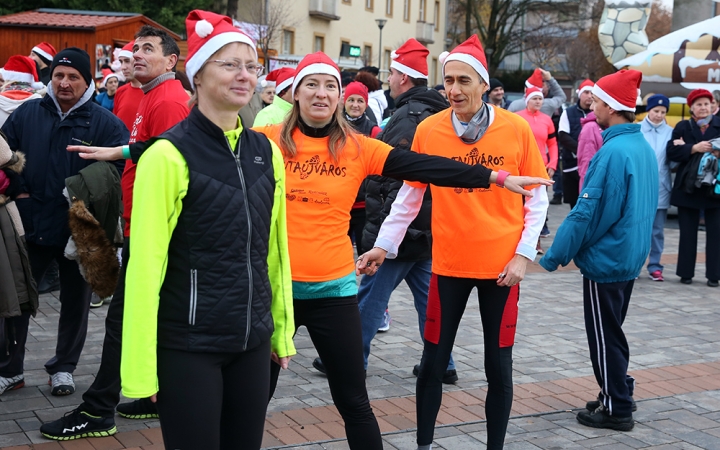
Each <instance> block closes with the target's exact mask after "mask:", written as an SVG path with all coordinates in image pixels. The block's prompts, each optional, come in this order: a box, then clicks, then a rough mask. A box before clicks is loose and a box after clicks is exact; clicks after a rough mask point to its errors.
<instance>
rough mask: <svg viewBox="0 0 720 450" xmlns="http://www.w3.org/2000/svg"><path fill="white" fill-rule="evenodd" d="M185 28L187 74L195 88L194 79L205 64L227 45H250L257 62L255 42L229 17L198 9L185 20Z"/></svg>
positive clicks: (191, 12)
mask: <svg viewBox="0 0 720 450" xmlns="http://www.w3.org/2000/svg"><path fill="white" fill-rule="evenodd" d="M185 27H186V28H187V35H188V40H187V43H188V55H187V59H186V60H185V73H186V74H187V76H188V78H189V79H190V85H191V86H193V88H194V87H195V84H194V82H193V78H195V75H196V74H197V73H198V72H199V71H200V69H201V68H202V66H203V65H204V64H205V62H206V61H207V60H208V59H209V58H210V57H211V56H212V55H213V54H214V53H215V52H216V51H218V50H220V49H221V48H223V47H224V46H226V45H227V44H230V43H233V42H240V43H242V44H247V45H249V46H250V48H252V50H253V54H254V55H255V59H256V60H257V49H256V45H255V42H254V41H253V40H252V38H251V37H250V36H248V35H247V34H245V33H243V32H242V31H240V30H239V29H237V28H235V27H234V26H233V23H232V20H231V19H230V18H229V17H228V16H222V15H220V14H215V13H213V12H210V11H202V10H199V9H196V10H194V11H190V14H188V16H187V18H186V19H185Z"/></svg>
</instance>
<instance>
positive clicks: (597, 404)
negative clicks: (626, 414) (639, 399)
mask: <svg viewBox="0 0 720 450" xmlns="http://www.w3.org/2000/svg"><path fill="white" fill-rule="evenodd" d="M630 400H631V401H632V406H631V408H632V412H635V411H637V404H635V399H633V398H632V397H630ZM600 405H601V403H600V400H592V401H589V402H587V403H585V409H587V410H588V411H591V412H592V411H595V410H596V409H598V407H600Z"/></svg>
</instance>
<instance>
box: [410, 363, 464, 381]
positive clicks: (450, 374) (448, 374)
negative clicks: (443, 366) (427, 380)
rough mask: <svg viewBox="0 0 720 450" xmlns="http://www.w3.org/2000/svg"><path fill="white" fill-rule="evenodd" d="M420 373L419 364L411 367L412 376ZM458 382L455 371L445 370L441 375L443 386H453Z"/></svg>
mask: <svg viewBox="0 0 720 450" xmlns="http://www.w3.org/2000/svg"><path fill="white" fill-rule="evenodd" d="M419 373H420V364H415V367H413V375H415V376H418V374H419ZM457 380H458V376H457V370H455V369H451V370H446V371H445V375H443V379H442V382H443V384H455V382H456V381H457Z"/></svg>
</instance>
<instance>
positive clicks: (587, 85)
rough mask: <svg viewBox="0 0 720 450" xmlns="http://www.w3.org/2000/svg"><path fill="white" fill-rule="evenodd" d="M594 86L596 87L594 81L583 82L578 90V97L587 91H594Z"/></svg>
mask: <svg viewBox="0 0 720 450" xmlns="http://www.w3.org/2000/svg"><path fill="white" fill-rule="evenodd" d="M593 86H595V83H593V82H592V80H590V79H587V80H585V81H583V82H582V83H580V86H578V88H577V95H580V94H582V93H583V92H585V91H592V88H593Z"/></svg>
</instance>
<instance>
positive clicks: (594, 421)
mask: <svg viewBox="0 0 720 450" xmlns="http://www.w3.org/2000/svg"><path fill="white" fill-rule="evenodd" d="M577 421H578V422H580V423H581V424H583V425H585V426H587V427H592V428H609V429H611V430H617V431H630V430H632V429H633V427H634V426H635V421H634V420H633V418H632V416H630V417H615V416H611V415H609V414H608V413H607V411H606V410H605V407H604V406H602V405H600V406H599V407H598V409H596V410H595V411H593V412H590V411H580V412H579V413H578V415H577Z"/></svg>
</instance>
